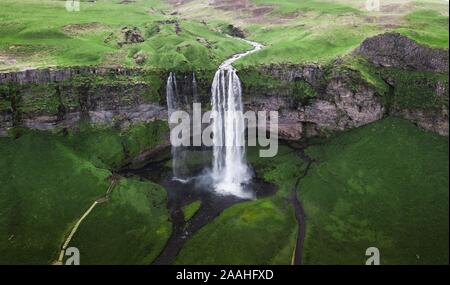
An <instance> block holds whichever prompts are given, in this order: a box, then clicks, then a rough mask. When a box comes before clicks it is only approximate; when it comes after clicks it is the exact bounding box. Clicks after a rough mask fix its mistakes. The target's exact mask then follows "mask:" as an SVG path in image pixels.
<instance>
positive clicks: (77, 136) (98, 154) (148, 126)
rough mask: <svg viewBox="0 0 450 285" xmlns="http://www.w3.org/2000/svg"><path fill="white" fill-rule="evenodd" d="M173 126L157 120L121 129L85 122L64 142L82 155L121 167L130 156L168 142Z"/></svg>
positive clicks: (93, 160) (107, 164) (113, 166)
mask: <svg viewBox="0 0 450 285" xmlns="http://www.w3.org/2000/svg"><path fill="white" fill-rule="evenodd" d="M168 131H169V128H168V126H167V123H166V122H163V121H154V122H149V123H139V124H134V125H131V126H130V127H129V128H128V129H127V130H125V131H123V132H120V131H119V130H118V129H115V128H110V127H101V126H93V125H90V124H81V125H80V129H79V130H77V131H73V132H70V133H69V136H68V137H67V138H66V139H64V141H65V142H66V143H67V144H68V145H69V146H70V147H72V148H73V149H74V150H75V151H77V153H78V154H79V155H81V156H82V157H85V158H87V159H89V160H90V161H92V162H93V163H94V164H95V165H97V166H99V167H104V168H117V167H119V166H121V165H122V163H123V161H124V160H125V159H126V158H129V157H135V156H137V155H138V154H139V153H141V152H143V151H145V150H150V149H152V148H154V147H156V146H157V145H159V144H161V143H163V142H164V140H165V139H166V136H167V135H168Z"/></svg>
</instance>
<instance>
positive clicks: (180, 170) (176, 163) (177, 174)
mask: <svg viewBox="0 0 450 285" xmlns="http://www.w3.org/2000/svg"><path fill="white" fill-rule="evenodd" d="M178 98H179V96H178V87H177V78H176V76H175V73H173V72H171V73H170V74H169V77H168V78H167V84H166V100H167V114H168V117H170V116H171V115H172V113H173V112H174V111H177V110H178V108H179V104H178V102H177V99H178ZM172 127H173V126H172V125H170V124H169V128H170V129H172ZM186 173H187V169H186V164H185V151H184V149H183V147H182V146H173V145H172V176H173V179H177V180H183V178H184V176H185V175H186Z"/></svg>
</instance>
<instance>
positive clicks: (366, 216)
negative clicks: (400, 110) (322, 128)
mask: <svg viewBox="0 0 450 285" xmlns="http://www.w3.org/2000/svg"><path fill="white" fill-rule="evenodd" d="M308 154H309V155H311V156H312V157H314V158H315V159H316V160H317V161H318V162H317V164H315V165H314V167H313V168H312V169H311V171H310V173H309V175H308V176H307V177H306V178H305V179H304V180H303V181H302V182H301V184H300V189H301V190H300V197H301V200H302V202H303V205H304V207H305V211H306V215H307V221H306V223H307V233H306V234H307V236H306V240H305V246H304V254H303V258H304V262H305V263H306V264H364V262H365V259H366V257H365V250H366V249H367V248H368V247H370V246H375V247H378V248H379V249H380V252H381V263H382V264H448V260H449V259H448V244H449V243H448V242H449V239H448V233H449V232H448V225H449V220H448V207H449V200H448V194H449V193H448V185H449V181H448V156H449V153H448V138H444V137H441V136H438V135H435V134H432V133H429V132H426V131H423V130H421V129H419V128H417V127H415V126H414V125H412V124H411V123H409V122H407V121H403V120H401V119H395V118H387V119H384V120H382V121H379V122H377V123H373V124H371V125H368V126H366V127H363V128H360V129H355V130H352V131H349V132H345V133H341V134H337V135H335V136H332V137H331V138H330V139H329V140H328V141H326V142H325V143H324V144H323V145H320V146H316V147H311V148H309V149H308ZM417 256H419V258H418V257H417Z"/></svg>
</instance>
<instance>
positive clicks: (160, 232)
mask: <svg viewBox="0 0 450 285" xmlns="http://www.w3.org/2000/svg"><path fill="white" fill-rule="evenodd" d="M166 132H167V125H166V124H164V123H162V122H153V123H151V124H145V125H144V124H142V125H135V126H133V127H131V129H130V130H129V131H128V132H124V133H120V132H119V131H116V130H113V129H94V128H89V127H85V128H81V131H79V132H78V133H70V134H69V135H67V136H60V135H57V134H52V133H49V132H36V131H26V132H25V133H24V134H22V136H20V137H19V138H17V139H13V138H0V157H1V159H0V181H1V183H0V237H1V238H0V240H1V241H0V264H50V263H51V262H53V261H55V260H56V258H57V255H58V254H59V249H60V246H61V245H62V242H63V241H64V240H65V238H66V237H67V235H68V234H69V232H70V230H71V229H72V227H73V225H74V224H75V222H76V220H77V219H79V218H80V217H81V215H82V214H83V213H84V212H85V211H86V210H87V209H88V208H89V206H90V205H91V204H92V203H93V202H94V201H95V200H96V199H97V198H99V197H102V196H103V195H104V194H105V193H106V191H107V189H108V187H109V185H110V181H108V180H107V178H108V177H109V176H110V175H111V172H110V170H109V169H111V168H113V167H117V166H118V165H120V162H122V161H123V159H125V158H126V156H127V155H136V154H137V153H138V152H139V151H143V150H146V149H149V148H152V147H153V146H155V144H158V143H161V141H162V139H164V138H165V135H166ZM116 190H117V192H114V194H113V195H112V199H111V201H110V202H107V203H105V204H102V205H99V206H98V208H96V209H95V211H94V212H93V216H94V220H93V221H92V223H94V225H95V228H94V229H99V228H101V229H102V230H104V231H105V233H108V235H107V236H104V237H105V238H106V237H108V239H107V243H106V242H104V247H103V248H102V250H106V248H108V250H109V252H110V253H111V254H113V255H114V254H116V252H115V251H114V250H115V249H117V250H118V249H119V248H122V244H123V243H124V242H125V241H124V240H123V239H121V238H120V237H123V235H122V234H123V232H124V231H126V230H128V232H127V235H126V243H127V244H128V245H129V247H128V249H127V254H129V253H130V252H132V250H136V251H137V253H136V254H135V255H133V256H131V255H125V254H124V255H122V256H116V255H115V256H116V257H115V258H111V259H110V262H112V263H114V262H116V263H120V262H124V263H140V264H146V263H149V262H151V260H152V259H153V258H154V257H155V256H156V255H157V254H158V253H159V251H160V250H161V248H162V246H163V245H164V244H165V241H166V239H167V238H168V236H169V234H170V224H169V222H168V213H167V210H166V207H165V199H166V197H165V191H164V190H163V189H161V187H159V186H157V185H154V184H151V183H140V182H138V181H133V180H122V181H121V182H120V183H119V185H118V186H117V187H116ZM144 201H149V202H150V203H145V202H144ZM103 209H104V210H103ZM89 218H90V217H89ZM97 219H98V220H97ZM111 219H114V220H115V221H114V222H113V223H112V222H111ZM121 219H124V220H123V223H122V224H121V223H119V221H121ZM130 221H133V222H130ZM135 221H138V222H137V223H135ZM86 222H87V230H86V235H87V237H85V238H84V237H83V238H82V239H81V241H80V243H81V245H80V246H81V247H83V248H86V251H87V252H88V253H87V255H86V256H85V257H84V254H83V252H82V253H81V255H82V258H86V260H85V261H86V262H102V263H104V262H105V259H101V257H99V255H100V254H99V255H97V253H98V252H97V251H95V254H93V255H89V254H91V252H93V251H92V250H91V248H90V247H91V246H93V245H92V244H91V243H90V242H92V241H95V240H96V239H99V238H100V237H103V236H100V235H97V234H96V235H95V239H93V240H90V239H89V237H91V236H89V235H90V234H92V232H89V229H90V228H89V225H90V224H89V223H90V220H86ZM111 224H114V225H115V226H117V227H115V226H114V227H111V228H108V226H110V225H111ZM128 226H129V227H131V228H127V227H128ZM133 227H134V228H133ZM136 227H138V229H136ZM145 227H148V228H145ZM81 230H82V231H83V232H84V227H82V228H81ZM108 231H109V232H108ZM117 231H120V234H118V233H117ZM111 236H113V237H112V238H111ZM77 238H79V236H77ZM148 239H151V241H148V243H145V242H143V240H148ZM135 245H136V246H135ZM137 245H139V246H137ZM100 251H101V249H99V252H100ZM100 256H103V257H104V258H107V256H106V255H104V253H102V254H101V255H100Z"/></svg>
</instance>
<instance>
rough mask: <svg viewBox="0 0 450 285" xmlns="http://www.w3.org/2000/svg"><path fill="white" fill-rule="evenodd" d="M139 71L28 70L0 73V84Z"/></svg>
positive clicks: (103, 69) (126, 74)
mask: <svg viewBox="0 0 450 285" xmlns="http://www.w3.org/2000/svg"><path fill="white" fill-rule="evenodd" d="M141 72H142V71H141V70H140V69H126V68H103V67H73V68H44V69H28V70H24V71H18V72H7V73H0V84H7V83H16V84H19V85H24V84H32V83H33V84H46V83H50V82H62V81H67V80H70V79H71V78H73V77H74V76H77V75H85V76H89V75H92V76H99V75H108V74H114V75H122V76H131V75H137V74H140V73H141Z"/></svg>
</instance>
